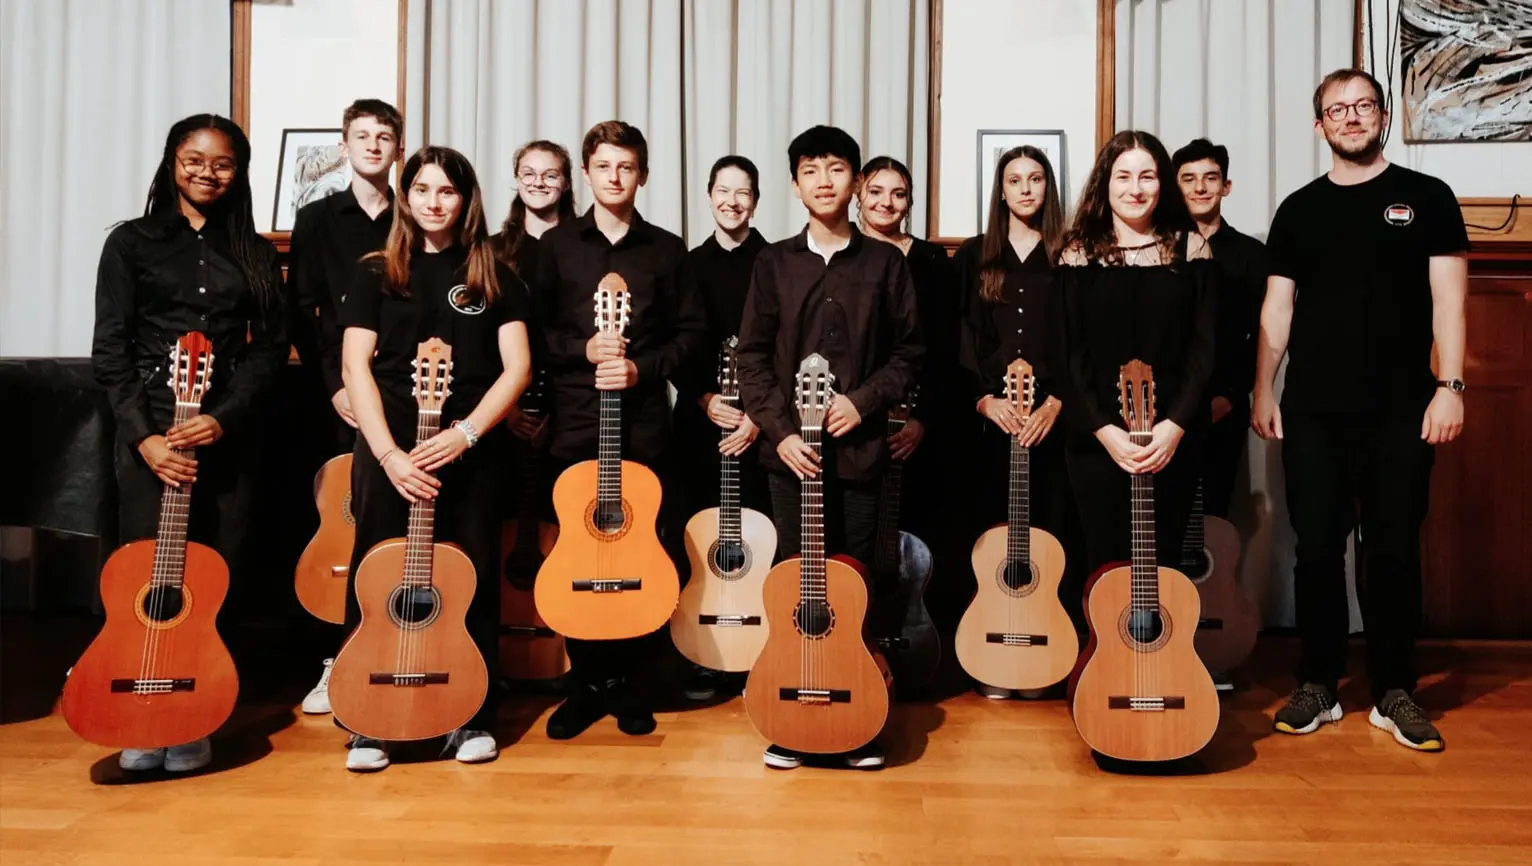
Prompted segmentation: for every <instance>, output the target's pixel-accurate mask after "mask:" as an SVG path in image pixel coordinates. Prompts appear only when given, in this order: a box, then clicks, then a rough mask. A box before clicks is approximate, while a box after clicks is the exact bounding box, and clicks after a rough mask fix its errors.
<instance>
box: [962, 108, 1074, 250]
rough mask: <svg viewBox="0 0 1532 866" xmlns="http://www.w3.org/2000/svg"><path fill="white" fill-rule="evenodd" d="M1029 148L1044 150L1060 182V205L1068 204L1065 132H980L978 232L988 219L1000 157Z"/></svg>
mask: <svg viewBox="0 0 1532 866" xmlns="http://www.w3.org/2000/svg"><path fill="white" fill-rule="evenodd" d="M1024 144H1030V145H1032V146H1033V147H1035V148H1037V149H1038V150H1041V151H1042V152H1043V153H1044V154H1045V155H1046V156H1047V157H1048V162H1050V163H1052V165H1053V176H1054V177H1055V178H1057V179H1058V184H1059V201H1061V202H1067V201H1070V198H1069V192H1070V190H1069V165H1068V162H1067V158H1068V154H1067V152H1066V151H1065V150H1064V130H1062V129H981V130H979V156H978V159H976V160H975V162H976V163H978V166H979V178H978V189H979V195H978V196H977V197H978V200H979V222H978V226H979V231H980V232H983V231H984V226H985V221H986V220H988V219H989V192H990V186H991V185H992V184H993V183H994V182H995V163H996V162H997V161H998V160H999V159H1000V155H1001V154H1003V153H1005V152H1006V151H1008V150H1010V149H1011V148H1013V147H1020V146H1022V145H1024Z"/></svg>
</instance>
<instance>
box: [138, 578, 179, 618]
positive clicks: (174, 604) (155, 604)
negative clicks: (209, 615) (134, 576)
mask: <svg viewBox="0 0 1532 866" xmlns="http://www.w3.org/2000/svg"><path fill="white" fill-rule="evenodd" d="M143 605H144V617H145V618H147V619H148V620H149V621H150V622H169V621H171V620H173V619H175V618H176V617H178V616H180V615H181V610H182V608H184V607H185V606H186V599H185V597H184V596H183V595H182V594H181V588H180V587H177V586H155V587H150V589H149V591H148V592H147V593H145V594H144V601H143Z"/></svg>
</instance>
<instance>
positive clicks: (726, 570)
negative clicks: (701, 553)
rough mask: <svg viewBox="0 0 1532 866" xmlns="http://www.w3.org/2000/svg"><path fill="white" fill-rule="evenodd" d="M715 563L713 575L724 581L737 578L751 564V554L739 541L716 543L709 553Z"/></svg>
mask: <svg viewBox="0 0 1532 866" xmlns="http://www.w3.org/2000/svg"><path fill="white" fill-rule="evenodd" d="M708 553H709V555H710V556H711V558H712V562H713V573H714V574H716V575H718V576H719V577H722V578H724V579H732V578H737V577H739V576H740V575H741V574H743V573H744V571H745V566H747V565H749V564H750V552H749V551H748V550H746V549H745V545H744V544H743V543H742V542H738V541H715V542H713V549H712V550H710V551H708Z"/></svg>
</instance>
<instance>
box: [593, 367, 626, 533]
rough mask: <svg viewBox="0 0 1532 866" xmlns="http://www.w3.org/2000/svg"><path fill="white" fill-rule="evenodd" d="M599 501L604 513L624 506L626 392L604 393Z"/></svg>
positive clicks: (600, 441) (597, 472) (597, 457)
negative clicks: (623, 405)
mask: <svg viewBox="0 0 1532 866" xmlns="http://www.w3.org/2000/svg"><path fill="white" fill-rule="evenodd" d="M596 502H597V504H598V505H599V506H600V508H601V510H602V511H603V512H604V513H613V512H615V511H616V510H617V509H620V508H621V506H622V392H621V391H602V392H601V428H600V437H599V443H598V448H597V453H596Z"/></svg>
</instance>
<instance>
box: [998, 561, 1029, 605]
mask: <svg viewBox="0 0 1532 866" xmlns="http://www.w3.org/2000/svg"><path fill="white" fill-rule="evenodd" d="M996 576H997V577H998V578H999V580H1000V588H1001V589H1002V590H1004V591H1005V593H1006V595H1009V596H1011V597H1013V598H1021V597H1022V596H1025V595H1030V594H1031V593H1032V591H1033V590H1035V589H1037V566H1036V565H1034V564H1032V563H1031V562H1022V561H1020V560H1014V559H1013V560H1011V561H1009V562H1007V563H1005V564H1004V565H1002V566H1000V572H999V574H998V575H996Z"/></svg>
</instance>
